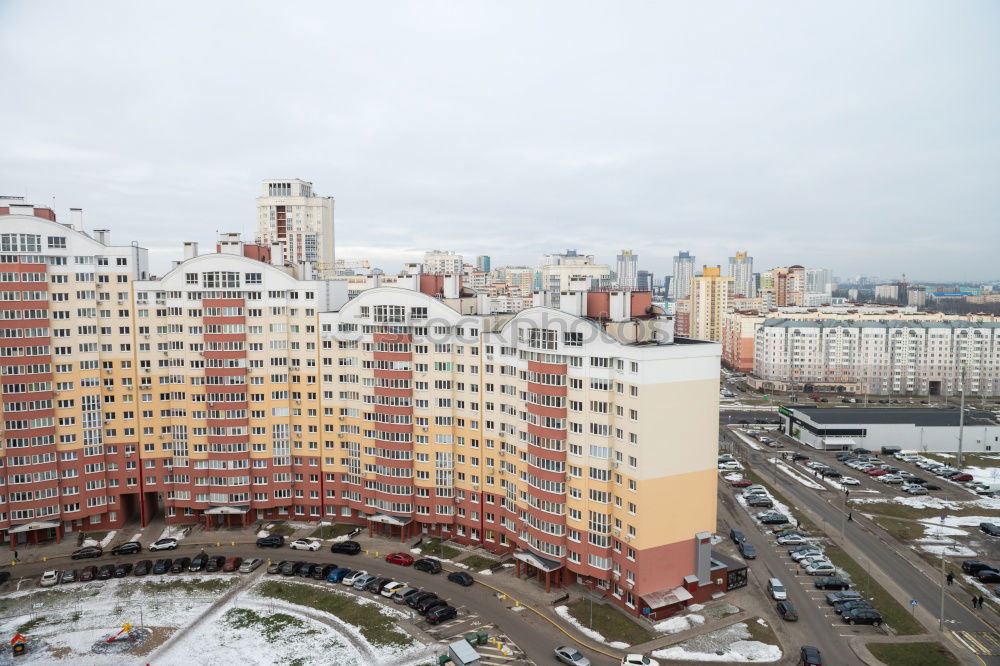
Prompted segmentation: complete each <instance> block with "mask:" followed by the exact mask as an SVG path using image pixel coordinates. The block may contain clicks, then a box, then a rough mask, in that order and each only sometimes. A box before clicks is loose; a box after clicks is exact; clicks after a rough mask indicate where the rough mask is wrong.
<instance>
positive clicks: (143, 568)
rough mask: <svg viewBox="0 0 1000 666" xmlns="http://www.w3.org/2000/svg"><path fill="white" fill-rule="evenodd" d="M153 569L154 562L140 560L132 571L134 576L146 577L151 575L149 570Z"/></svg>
mask: <svg viewBox="0 0 1000 666" xmlns="http://www.w3.org/2000/svg"><path fill="white" fill-rule="evenodd" d="M152 568H153V561H152V560H139V561H138V562H136V563H135V569H133V570H132V575H133V576H145V575H146V574H148V573H149V570H150V569H152Z"/></svg>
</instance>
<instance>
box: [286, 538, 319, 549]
mask: <svg viewBox="0 0 1000 666" xmlns="http://www.w3.org/2000/svg"><path fill="white" fill-rule="evenodd" d="M288 547H289V548H291V549H292V550H312V551H317V550H319V541H310V540H309V539H296V540H295V541H293V542H291V543H290V544H288Z"/></svg>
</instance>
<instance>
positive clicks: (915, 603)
mask: <svg viewBox="0 0 1000 666" xmlns="http://www.w3.org/2000/svg"><path fill="white" fill-rule="evenodd" d="M918 603H920V602H919V601H917V600H916V599H910V605H911V606H916V605H917V604H918Z"/></svg>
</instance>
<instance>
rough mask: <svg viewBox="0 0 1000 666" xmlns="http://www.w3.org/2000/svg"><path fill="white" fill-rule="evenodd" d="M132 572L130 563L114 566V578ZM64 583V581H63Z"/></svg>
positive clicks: (122, 576)
mask: <svg viewBox="0 0 1000 666" xmlns="http://www.w3.org/2000/svg"><path fill="white" fill-rule="evenodd" d="M130 573H132V563H131V562H124V563H122V564H119V565H118V566H116V567H115V578H124V577H125V576H127V575H129V574H130ZM63 582H64V583H65V582H66V581H63Z"/></svg>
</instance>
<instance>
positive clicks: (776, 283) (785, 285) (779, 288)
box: [758, 266, 806, 307]
mask: <svg viewBox="0 0 1000 666" xmlns="http://www.w3.org/2000/svg"><path fill="white" fill-rule="evenodd" d="M805 271H806V269H805V268H803V267H802V266H787V267H781V268H773V269H771V270H770V271H769V273H768V274H766V278H765V275H764V274H762V275H761V285H760V289H759V290H758V292H759V294H758V295H761V296H763V295H765V294H766V295H767V297H768V300H769V301H771V302H773V304H774V306H775V307H785V306H788V305H803V304H804V302H805V293H806V272H805Z"/></svg>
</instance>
